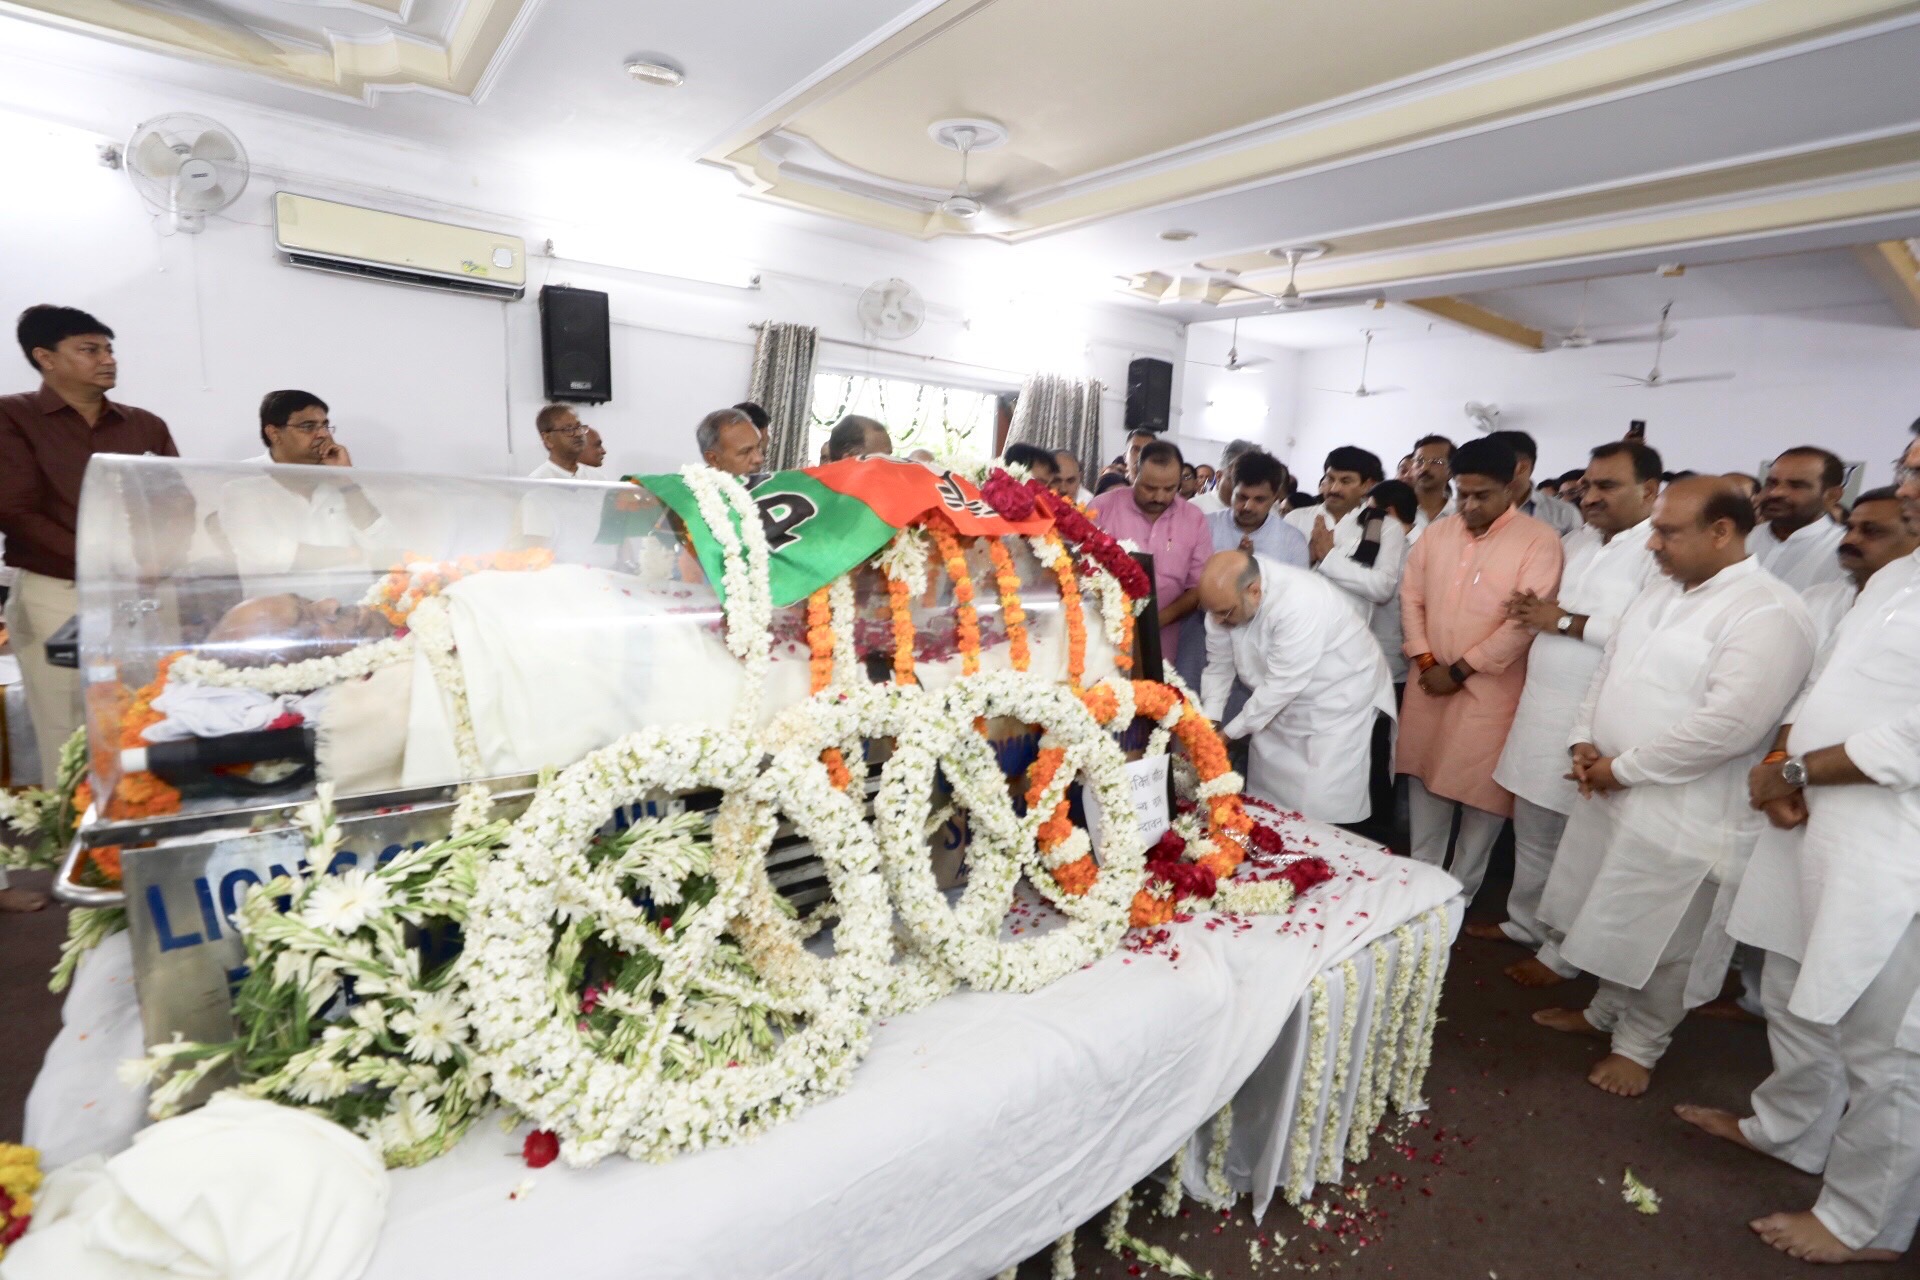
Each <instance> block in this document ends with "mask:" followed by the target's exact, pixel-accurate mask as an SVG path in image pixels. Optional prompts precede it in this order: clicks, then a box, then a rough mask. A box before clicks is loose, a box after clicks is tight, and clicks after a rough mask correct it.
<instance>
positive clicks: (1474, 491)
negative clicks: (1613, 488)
mask: <svg viewBox="0 0 1920 1280" xmlns="http://www.w3.org/2000/svg"><path fill="white" fill-rule="evenodd" d="M1514 468H1515V459H1514V455H1513V450H1512V449H1511V448H1509V447H1508V446H1507V445H1505V444H1504V443H1502V442H1500V441H1498V440H1487V439H1482V440H1473V441H1469V442H1468V443H1466V444H1464V445H1461V446H1460V447H1459V448H1458V449H1456V450H1455V451H1454V457H1453V476H1454V494H1455V501H1456V502H1457V504H1458V506H1457V509H1456V511H1455V513H1454V514H1453V515H1450V516H1446V517H1444V518H1443V519H1439V520H1436V521H1434V522H1433V524H1431V525H1430V526H1428V528H1427V530H1426V532H1425V533H1424V534H1422V535H1421V538H1420V541H1418V542H1416V543H1414V544H1413V550H1412V551H1410V552H1409V553H1408V555H1407V568H1406V573H1405V575H1404V576H1403V577H1402V578H1401V581H1400V621H1401V628H1402V633H1403V634H1404V636H1405V637H1406V651H1407V658H1408V659H1409V662H1410V664H1411V665H1410V669H1409V671H1408V675H1409V676H1415V675H1417V677H1418V678H1417V679H1409V680H1408V681H1407V695H1406V702H1405V705H1404V706H1403V707H1402V710H1401V718H1400V747H1399V752H1398V755H1397V758H1396V760H1395V763H1394V769H1395V771H1396V772H1398V773H1404V774H1409V775H1411V776H1410V777H1409V779H1408V782H1409V788H1408V808H1409V811H1410V812H1409V816H1410V818H1411V822H1412V841H1413V849H1412V852H1413V856H1414V857H1415V858H1418V859H1419V860H1420V861H1422V862H1429V863H1432V864H1434V865H1435V866H1440V865H1443V864H1444V865H1446V867H1447V869H1448V870H1449V871H1451V872H1452V873H1453V875H1454V877H1455V878H1456V879H1458V880H1459V881H1460V883H1461V885H1462V886H1463V887H1464V888H1465V890H1466V894H1467V897H1468V898H1472V897H1473V895H1474V894H1475V893H1476V892H1478V891H1479V888H1480V880H1481V878H1482V877H1483V876H1485V875H1486V872H1487V859H1488V857H1489V855H1491V853H1492V852H1493V842H1494V841H1495V840H1497V839H1498V838H1499V836H1500V828H1501V827H1502V826H1503V825H1505V823H1506V820H1507V818H1508V816H1509V815H1510V814H1511V813H1512V812H1513V796H1512V795H1511V794H1510V793H1509V792H1508V791H1507V789H1506V788H1505V787H1502V786H1501V785H1500V784H1499V783H1497V782H1495V781H1494V780H1493V769H1494V765H1495V764H1497V763H1498V762H1499V760H1500V751H1501V749H1502V748H1503V747H1504V746H1505V745H1506V741H1507V730H1508V729H1509V728H1511V727H1512V725H1513V715H1514V711H1515V710H1516V709H1517V708H1518V707H1519V705H1520V692H1521V690H1522V689H1523V688H1524V687H1525V686H1526V681H1527V647H1528V646H1529V645H1531V644H1532V643H1533V633H1532V632H1531V631H1529V630H1527V627H1526V624H1525V623H1523V622H1521V621H1519V620H1518V619H1515V618H1512V617H1509V616H1508V605H1509V602H1510V601H1512V600H1513V599H1514V598H1515V596H1516V593H1520V592H1526V593H1530V594H1531V595H1534V596H1537V597H1540V598H1541V599H1552V598H1553V596H1554V594H1555V593H1556V592H1557V591H1558V590H1559V589H1560V564H1561V555H1560V538H1559V535H1557V534H1556V533H1554V531H1553V529H1552V528H1551V527H1549V526H1548V525H1546V524H1544V523H1542V522H1541V521H1539V520H1535V519H1534V518H1533V517H1532V516H1528V515H1522V514H1521V513H1520V512H1518V511H1516V510H1514V509H1513V506H1512V499H1511V498H1510V497H1509V496H1508V494H1507V486H1508V485H1509V484H1511V483H1512V481H1513V473H1514ZM1456 812H1458V813H1459V815H1460V832H1459V836H1458V838H1452V836H1453V820H1454V814H1455V813H1456ZM1450 840H1451V843H1452V851H1451V852H1452V859H1451V861H1449V859H1448V856H1447V855H1448V852H1449V850H1448V844H1449V842H1450Z"/></svg>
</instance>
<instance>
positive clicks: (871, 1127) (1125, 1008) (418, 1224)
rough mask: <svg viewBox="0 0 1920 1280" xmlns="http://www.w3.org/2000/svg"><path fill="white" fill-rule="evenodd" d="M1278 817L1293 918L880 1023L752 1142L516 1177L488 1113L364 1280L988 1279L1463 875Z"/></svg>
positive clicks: (1208, 932) (1138, 1161)
mask: <svg viewBox="0 0 1920 1280" xmlns="http://www.w3.org/2000/svg"><path fill="white" fill-rule="evenodd" d="M1280 826H1281V829H1282V831H1283V833H1284V834H1285V835H1286V836H1287V839H1288V844H1289V846H1290V847H1295V848H1299V847H1305V846H1313V848H1314V851H1315V852H1318V853H1321V854H1322V855H1323V856H1325V857H1327V858H1328V859H1329V860H1330V861H1332V862H1333V864H1334V866H1335V868H1336V871H1337V873H1338V874H1337V875H1336V878H1335V880H1334V881H1333V882H1332V883H1330V884H1327V885H1324V886H1321V887H1320V888H1317V889H1315V890H1314V891H1313V892H1312V893H1311V894H1309V895H1308V896H1307V897H1306V898H1305V899H1303V900H1302V901H1301V902H1300V903H1299V904H1297V906H1296V908H1295V911H1294V912H1293V913H1292V914H1290V915H1288V916H1284V917H1255V918H1252V919H1250V920H1248V921H1247V922H1245V924H1244V926H1238V925H1235V924H1233V923H1231V922H1227V921H1223V920H1220V919H1219V918H1217V917H1199V918H1196V919H1194V920H1191V921H1189V922H1187V923H1184V924H1176V925H1173V926H1171V927H1170V930H1169V933H1170V937H1169V940H1168V942H1167V943H1163V944H1161V945H1160V946H1159V947H1158V948H1156V949H1155V951H1154V952H1153V953H1149V954H1133V953H1130V952H1127V951H1122V952H1120V953H1118V954H1116V955H1112V956H1108V957H1107V958H1106V959H1104V960H1102V961H1100V962H1099V963H1098V964H1095V965H1091V966H1089V967H1088V968H1086V969H1083V970H1081V971H1080V972H1078V973H1075V974H1073V975H1071V976H1069V977H1067V978H1065V979H1063V980H1062V981H1060V982H1058V983H1055V984H1054V985H1053V986H1051V987H1048V988H1046V989H1045V990H1042V991H1039V992H1036V993H1034V994H1032V995H1010V994H983V993H977V992H960V993H956V994H954V995H952V996H949V997H947V998H946V999H944V1000H941V1001H939V1002H938V1003H936V1004H934V1005H932V1006H931V1007H929V1008H926V1009H923V1010H920V1011H918V1012H916V1013H913V1014H909V1015H906V1016H904V1017H901V1018H897V1019H894V1020H893V1021H892V1022H890V1023H888V1024H886V1025H883V1026H881V1027H880V1028H878V1029H877V1031H876V1033H875V1037H874V1045H873V1049H872V1052H871V1053H870V1054H869V1055H868V1057H867V1059H866V1060H865V1061H864V1062H863V1063H862V1064H861V1066H860V1067H859V1069H858V1071H857V1073H856V1075H855V1077H854V1085H853V1088H852V1089H851V1090H850V1091H849V1092H848V1093H847V1094H846V1095H845V1096H843V1097H840V1098H836V1099H833V1100H831V1101H828V1102H826V1103H823V1104H821V1105H820V1106H818V1107H815V1108H813V1109H811V1110H809V1111H807V1112H805V1113H804V1114H802V1115H801V1116H799V1117H798V1118H796V1119H795V1120H794V1121H792V1122H791V1123H789V1124H786V1125H783V1126H781V1127H779V1128H777V1129H775V1130H773V1131H771V1132H769V1133H767V1134H765V1135H764V1136H762V1137H760V1138H759V1139H757V1140H755V1141H753V1142H751V1143H749V1144H747V1145H745V1146H741V1147H733V1148H725V1149H721V1150H716V1151H708V1152H703V1153H700V1154H698V1155H694V1156H690V1157H685V1158H682V1159H679V1160H676V1161H674V1162H672V1163H671V1164H667V1165H643V1164H632V1163H628V1162H626V1161H620V1160H610V1161H607V1162H604V1163H603V1164H601V1165H599V1166H597V1167H595V1168H593V1169H587V1170H573V1169H567V1168H565V1167H563V1166H560V1165H557V1164H556V1165H553V1166H550V1167H549V1168H547V1169H544V1170H540V1171H537V1172H532V1171H529V1170H528V1169H527V1168H526V1167H525V1166H524V1165H523V1164H522V1163H521V1162H520V1160H519V1159H518V1152H519V1147H520V1139H521V1137H522V1136H523V1135H524V1129H521V1130H515V1131H514V1133H512V1134H511V1135H509V1134H504V1133H502V1132H501V1131H500V1128H499V1126H498V1125H497V1124H495V1123H493V1122H491V1121H486V1120H483V1121H482V1122H481V1123H480V1124H479V1125H478V1126H477V1127H476V1128H475V1130H474V1132H472V1133H470V1134H469V1135H468V1137H467V1139H466V1141H465V1142H463V1143H462V1144H461V1145H460V1147H458V1148H457V1149H456V1150H455V1151H453V1152H452V1153H450V1154H449V1155H447V1156H445V1157H443V1158H441V1159H439V1160H436V1161H434V1162H433V1163H431V1164H429V1165H427V1166H425V1167H423V1168H420V1169H413V1170H405V1171H399V1172H396V1173H395V1174H394V1176H393V1199H392V1203H391V1205H390V1208H389V1213H388V1221H387V1228H386V1231H385V1232H384V1234H383V1235H382V1237H381V1241H380V1244H379V1247H378V1249H377V1250H376V1252H375V1254H374V1258H373V1261H372V1263H371V1265H370V1266H369V1268H368V1270H367V1276H368V1277H369V1278H370V1280H414V1277H416V1276H418V1275H421V1274H425V1273H428V1272H431V1273H434V1274H449V1275H465V1274H472V1275H510V1274H533V1275H539V1274H544V1273H545V1271H547V1270H549V1269H551V1267H552V1262H553V1259H554V1258H555V1257H556V1256H559V1254H557V1253H556V1250H560V1251H564V1254H565V1257H566V1259H567V1271H568V1274H569V1280H639V1278H641V1277H646V1278H648V1280H656V1278H661V1280H664V1278H666V1277H677V1276H687V1277H699V1278H700V1280H710V1278H711V1277H713V1276H729V1277H757V1276H771V1277H807V1278H809V1280H811V1278H813V1277H820V1276H834V1277H849V1278H850V1277H867V1276H874V1277H891V1276H899V1277H908V1276H912V1277H943V1276H951V1277H966V1278H969V1280H971V1278H974V1277H980V1276H987V1275H992V1274H994V1273H996V1272H998V1271H1000V1270H1002V1269H1003V1268H1005V1267H1006V1266H1008V1265H1010V1264H1012V1263H1014V1262H1017V1261H1019V1260H1020V1259H1023V1258H1025V1257H1027V1256H1029V1255H1030V1254H1033V1253H1035V1252H1037V1251H1039V1250H1040V1249H1042V1248H1043V1247H1045V1246H1046V1245H1047V1244H1048V1243H1050V1242H1051V1241H1053V1240H1054V1239H1057V1238H1058V1237H1059V1236H1060V1235H1061V1234H1062V1233H1063V1232H1064V1231H1066V1230H1068V1229H1069V1228H1071V1227H1074V1226H1077V1225H1078V1224H1080V1223H1082V1222H1085V1221H1087V1220H1088V1219H1089V1218H1091V1217H1092V1216H1093V1215H1095V1214H1096V1213H1098V1212H1099V1211H1100V1210H1102V1209H1104V1208H1105V1207H1106V1206H1107V1205H1108V1204H1110V1203H1111V1202H1112V1201H1113V1200H1114V1199H1115V1197H1117V1196H1118V1195H1119V1194H1120V1192H1122V1191H1123V1190H1125V1189H1126V1188H1127V1187H1128V1186H1130V1185H1132V1184H1133V1183H1134V1182H1136V1181H1138V1180H1139V1179H1140V1178H1142V1177H1145V1176H1146V1175H1147V1174H1149V1173H1151V1172H1152V1171H1153V1170H1154V1169H1155V1168H1157V1167H1158V1166H1159V1165H1160V1164H1162V1163H1163V1162H1164V1161H1165V1160H1166V1159H1167V1158H1168V1157H1169V1156H1170V1155H1171V1154H1172V1153H1173V1151H1174V1150H1175V1149H1176V1148H1177V1147H1178V1146H1179V1145H1180V1144H1181V1143H1182V1142H1184V1141H1187V1140H1188V1139H1189V1138H1190V1137H1191V1136H1192V1135H1193V1133H1194V1132H1195V1130H1197V1129H1198V1128H1199V1127H1200V1126H1201V1125H1202V1124H1204V1123H1205V1122H1206V1121H1208V1120H1209V1119H1210V1118H1211V1117H1212V1116H1213V1115H1214V1114H1215V1113H1216V1112H1217V1111H1219V1109H1220V1108H1221V1107H1222V1106H1224V1105H1225V1104H1226V1103H1227V1101H1228V1100H1230V1099H1233V1098H1234V1097H1235V1095H1236V1094H1237V1093H1239V1092H1240V1090H1241V1089H1242V1086H1243V1084H1246V1082H1247V1081H1248V1078H1249V1077H1250V1076H1252V1075H1253V1074H1254V1071H1255V1068H1256V1067H1259V1066H1260V1065H1261V1064H1262V1063H1263V1062H1264V1061H1266V1060H1268V1059H1269V1057H1270V1055H1271V1054H1273V1053H1274V1051H1275V1046H1276V1042H1277V1041H1278V1040H1279V1039H1280V1036H1281V1031H1282V1028H1283V1027H1284V1026H1285V1025H1286V1024H1287V1022H1288V1020H1289V1018H1290V1017H1292V1016H1293V1015H1294V1012H1295V1007H1296V1005H1297V1004H1298V1003H1299V1000H1300V996H1301V993H1302V992H1303V991H1305V990H1306V988H1307V985H1308V984H1309V983H1310V982H1311V981H1312V979H1313V977H1314V975H1315V974H1316V973H1318V972H1320V971H1321V970H1323V969H1324V968H1326V967H1327V966H1330V965H1332V966H1337V965H1338V962H1339V961H1340V960H1342V959H1344V958H1346V957H1348V956H1352V955H1356V954H1358V953H1360V952H1362V951H1364V950H1365V949H1366V948H1367V946H1368V944H1370V943H1371V942H1373V941H1374V940H1375V939H1376V938H1380V937H1383V936H1385V935H1387V934H1390V933H1391V932H1392V931H1393V930H1394V929H1395V928H1397V927H1398V926H1399V925H1401V924H1403V923H1405V922H1406V921H1408V920H1411V919H1412V918H1414V917H1415V916H1418V915H1420V914H1421V913H1422V912H1425V911H1428V910H1430V909H1432V908H1434V907H1437V906H1440V905H1442V904H1444V903H1448V902H1450V901H1451V900H1453V899H1454V898H1455V897H1456V895H1457V894H1458V892H1459V884H1458V882H1457V881H1455V880H1454V879H1453V878H1452V877H1451V876H1449V875H1447V874H1446V873H1444V872H1442V871H1440V870H1438V869H1437V868H1433V867H1428V866H1424V865H1422V864H1419V863H1415V862H1412V861H1410V860H1408V859H1404V858H1394V857H1391V856H1389V855H1387V854H1384V853H1382V852H1380V851H1379V850H1378V849H1377V848H1376V847H1375V846H1372V845H1370V844H1367V843H1366V842H1363V841H1360V840H1358V839H1356V838H1354V837H1351V836H1348V835H1346V833H1344V832H1341V831H1339V830H1338V829H1336V828H1332V827H1326V826H1321V825H1319V824H1314V823H1307V822H1304V821H1297V820H1294V821H1283V822H1282V823H1280ZM1457 918H1458V913H1457V912H1454V913H1452V914H1451V916H1450V919H1451V920H1457ZM1210 922H1211V923H1212V924H1213V927H1211V928H1209V927H1208V926H1209V923H1210ZM1175 952H1177V958H1176V957H1175V955H1174V954H1173V953H1175ZM125 996H126V998H127V999H129V1000H130V999H131V998H132V992H131V990H130V989H129V990H127V991H126V992H125ZM1333 1018H1334V1023H1333V1025H1334V1027H1335V1028H1336V1030H1337V1028H1338V1025H1339V1021H1338V1018H1339V1015H1338V1009H1337V1007H1336V1008H1335V1009H1334V1011H1333ZM101 1057H102V1058H103V1059H104V1060H95V1061H92V1062H88V1063H84V1064H83V1063H82V1062H80V1061H78V1060H77V1058H76V1057H75V1056H74V1055H66V1056H64V1057H63V1059H62V1062H61V1068H62V1070H63V1071H64V1072H66V1073H67V1074H68V1076H69V1079H68V1080H67V1082H66V1083H65V1085H63V1087H62V1090H61V1092H62V1096H66V1097H73V1096H78V1094H79V1093H87V1094H88V1095H89V1096H90V1097H91V1096H93V1095H94V1094H97V1093H100V1092H102V1091H105V1090H110V1089H111V1088H112V1087H113V1086H112V1085H110V1084H106V1083H102V1082H103V1081H110V1080H111V1078H112V1061H111V1058H109V1057H106V1055H101ZM49 1063H50V1065H51V1063H52V1057H51V1055H50V1058H49ZM89 1082H92V1083H91V1084H90V1083H89ZM38 1089H39V1086H36V1092H37V1091H38ZM1238 1110H1240V1107H1239V1106H1238V1105H1237V1106H1236V1111H1238ZM1258 1110H1259V1107H1258V1106H1253V1107H1250V1108H1249V1115H1248V1116H1245V1117H1242V1118H1241V1119H1242V1122H1243V1123H1249V1124H1250V1121H1251V1119H1252V1115H1253V1113H1256V1112H1258ZM1267 1111H1268V1114H1269V1115H1270V1116H1271V1117H1272V1118H1271V1120H1270V1123H1269V1125H1268V1129H1269V1131H1270V1132H1269V1133H1268V1134H1267V1135H1266V1136H1265V1137H1264V1138H1262V1137H1261V1136H1260V1135H1259V1134H1257V1133H1256V1132H1255V1131H1254V1129H1253V1128H1252V1127H1249V1130H1248V1134H1249V1136H1248V1137H1247V1138H1246V1139H1245V1140H1244V1144H1251V1145H1250V1146H1249V1147H1248V1149H1250V1150H1263V1151H1265V1152H1267V1154H1268V1160H1267V1161H1266V1167H1277V1166H1275V1164H1274V1162H1273V1160H1272V1158H1271V1157H1272V1155H1273V1152H1274V1151H1275V1150H1276V1147H1277V1149H1278V1150H1279V1151H1280V1152H1282V1153H1283V1152H1284V1144H1285V1142H1286V1138H1287V1128H1286V1126H1287V1125H1288V1123H1289V1122H1290V1117H1291V1112H1292V1104H1291V1102H1290V1101H1284V1102H1282V1103H1275V1104H1270V1105H1269V1106H1268V1108H1267ZM1238 1128H1239V1126H1238V1125H1237V1126H1236V1130H1238ZM1340 1131H1341V1132H1342V1133H1344V1124H1342V1125H1341V1126H1340ZM122 1142H124V1139H122ZM1244 1144H1243V1143H1242V1141H1241V1139H1239V1138H1238V1137H1236V1147H1239V1146H1242V1145H1244ZM109 1149H110V1144H109ZM1252 1168H1253V1166H1252V1164H1251V1162H1249V1163H1248V1164H1247V1166H1246V1171H1243V1176H1245V1173H1246V1172H1249V1171H1250V1170H1251V1169H1252ZM527 1179H531V1180H532V1182H533V1190H532V1192H531V1194H530V1195H528V1196H527V1197H525V1198H523V1199H519V1200H510V1199H509V1194H510V1193H511V1192H512V1191H514V1189H515V1188H516V1187H517V1186H518V1185H519V1184H521V1183H522V1181H523V1180H527ZM1269 1185H1271V1184H1269Z"/></svg>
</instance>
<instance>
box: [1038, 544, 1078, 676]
mask: <svg viewBox="0 0 1920 1280" xmlns="http://www.w3.org/2000/svg"><path fill="white" fill-rule="evenodd" d="M1045 542H1046V546H1047V548H1048V549H1049V550H1050V551H1051V553H1052V564H1051V565H1050V566H1049V567H1050V568H1051V569H1052V570H1053V576H1054V578H1055V579H1056V580H1057V581H1058V582H1059V583H1060V616H1061V618H1062V620H1063V621H1064V622H1065V623H1066V626H1067V683H1068V685H1069V686H1071V687H1072V689H1073V691H1074V692H1075V693H1079V692H1080V691H1081V690H1082V689H1083V688H1084V687H1085V685H1086V682H1087V615H1086V612H1085V610H1083V609H1082V608H1081V606H1080V579H1079V578H1078V577H1077V576H1076V575H1075V574H1074V572H1073V557H1072V556H1070V555H1068V554H1067V546H1066V543H1064V542H1062V541H1061V540H1060V535H1059V534H1057V533H1054V532H1051V531H1049V532H1048V534H1047V536H1046V539H1045Z"/></svg>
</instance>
